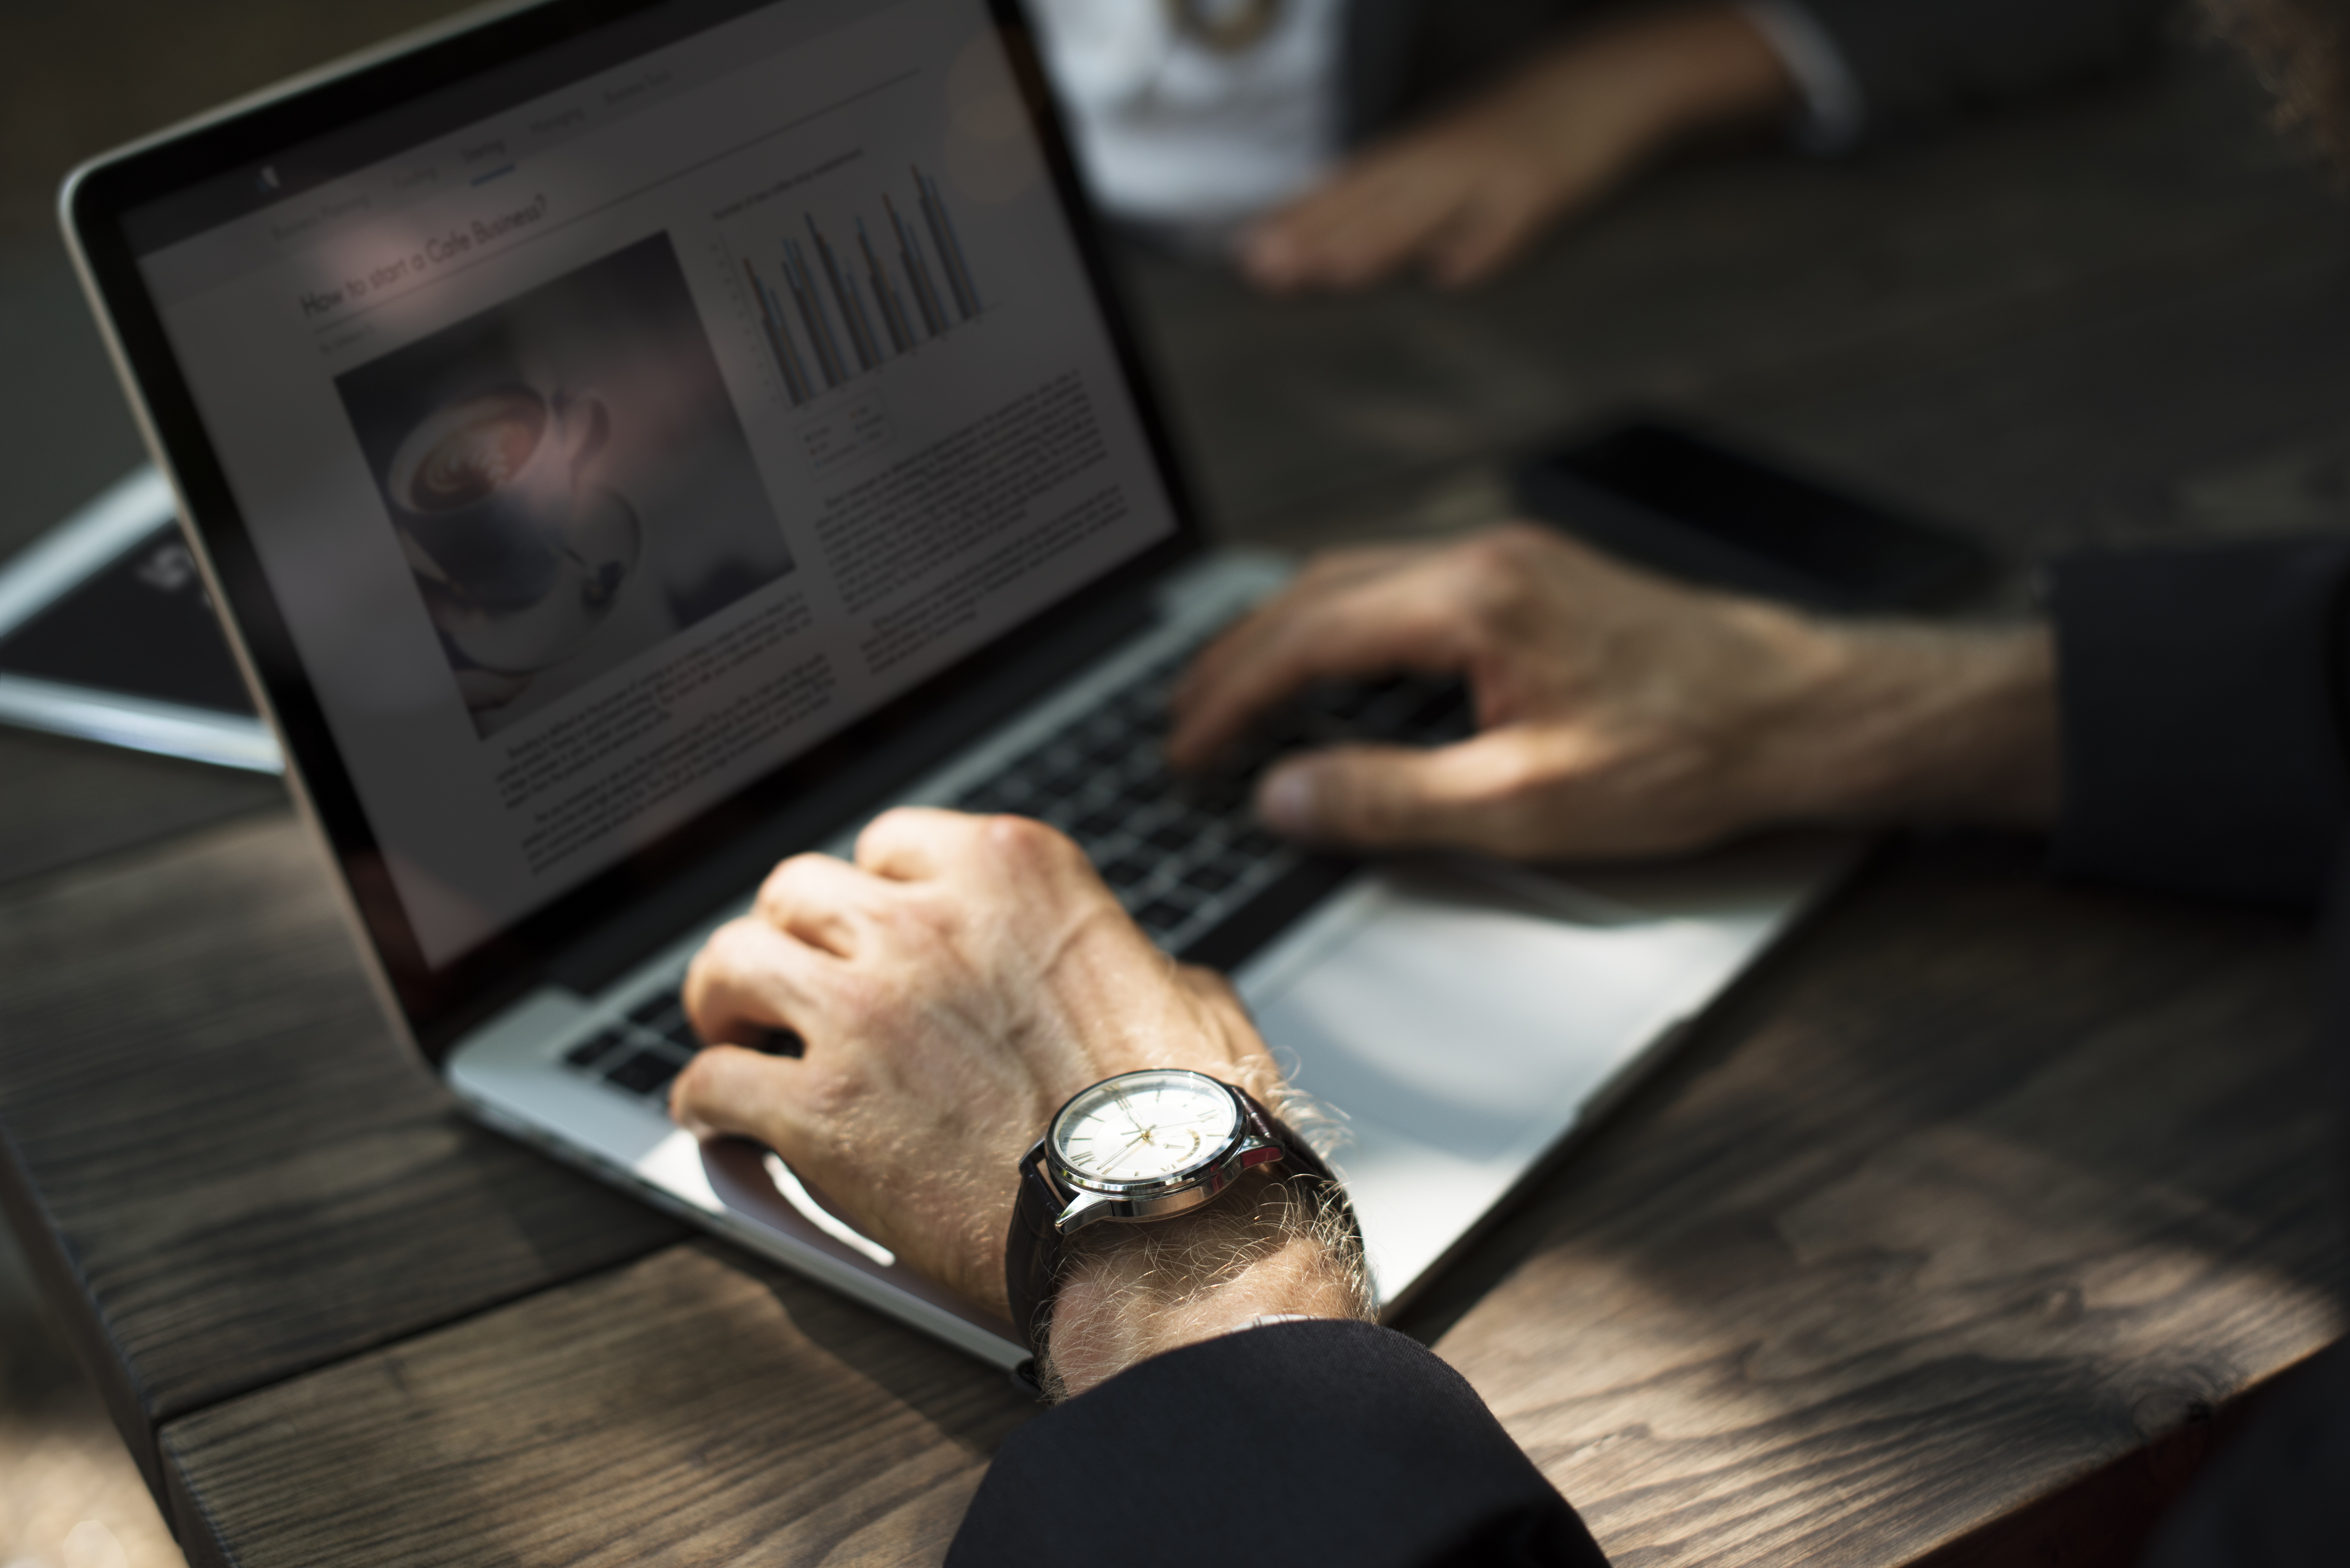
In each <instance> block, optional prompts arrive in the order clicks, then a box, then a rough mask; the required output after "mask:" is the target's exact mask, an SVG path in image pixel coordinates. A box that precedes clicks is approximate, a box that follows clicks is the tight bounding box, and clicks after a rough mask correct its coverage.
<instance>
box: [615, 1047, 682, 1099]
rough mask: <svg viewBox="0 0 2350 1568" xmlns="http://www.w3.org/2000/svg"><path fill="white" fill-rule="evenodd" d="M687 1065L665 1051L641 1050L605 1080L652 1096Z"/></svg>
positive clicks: (631, 1090)
mask: <svg viewBox="0 0 2350 1568" xmlns="http://www.w3.org/2000/svg"><path fill="white" fill-rule="evenodd" d="M684 1065H685V1064H684V1063H682V1062H681V1061H679V1060H678V1059H677V1058H676V1057H674V1056H671V1055H670V1054H668V1053H667V1052H663V1051H639V1052H638V1053H637V1054H635V1055H633V1056H631V1057H629V1059H628V1060H627V1061H625V1062H623V1063H621V1064H619V1066H617V1067H615V1068H613V1069H612V1070H611V1071H610V1072H608V1073H607V1074H605V1075H604V1081H605V1082H606V1083H608V1084H609V1085H612V1086H613V1087H614V1088H617V1089H622V1090H625V1091H627V1092H628V1093H629V1094H631V1095H643V1096H651V1095H653V1094H655V1093H657V1092H659V1091H660V1090H661V1089H665V1088H667V1087H668V1086H669V1084H670V1080H671V1079H672V1078H675V1077H676V1076H677V1075H678V1072H679V1070H680V1069H681V1068H682V1067H683V1066H684Z"/></svg>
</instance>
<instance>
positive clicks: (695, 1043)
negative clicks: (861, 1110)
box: [563, 991, 799, 1100]
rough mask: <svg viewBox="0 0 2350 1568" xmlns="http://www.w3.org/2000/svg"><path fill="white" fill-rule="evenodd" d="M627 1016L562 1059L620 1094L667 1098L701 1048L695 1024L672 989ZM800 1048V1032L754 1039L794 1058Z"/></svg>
mask: <svg viewBox="0 0 2350 1568" xmlns="http://www.w3.org/2000/svg"><path fill="white" fill-rule="evenodd" d="M625 1018H626V1022H625V1023H619V1024H615V1025H613V1026H612V1027H611V1028H608V1029H605V1030H602V1031H600V1032H599V1033H597V1034H595V1035H593V1036H592V1037H590V1038H588V1039H587V1040H583V1041H581V1042H580V1043H579V1044H577V1045H574V1046H573V1047H572V1048H571V1049H570V1050H568V1051H567V1052H565V1053H564V1054H563V1060H564V1061H565V1062H566V1063H567V1064H569V1065H571V1066H574V1067H577V1068H578V1069H579V1070H580V1071H581V1072H583V1073H586V1074H587V1075H590V1076H591V1077H597V1078H601V1079H602V1080H604V1082H606V1083H608V1084H609V1085H612V1087H614V1088H616V1089H618V1090H619V1091H620V1092H621V1093H622V1094H626V1095H634V1096H637V1097H638V1098H639V1099H646V1100H666V1099H667V1098H668V1097H669V1086H670V1085H671V1083H673V1082H674V1081H675V1080H676V1078H677V1075H678V1074H679V1073H681V1072H682V1071H683V1070H684V1068H685V1064H687V1063H688V1062H690V1061H691V1060H692V1059H693V1054H694V1053H695V1052H696V1051H699V1050H701V1049H702V1042H701V1040H700V1039H698V1038H697V1037H696V1036H695V1034H694V1033H693V1025H692V1024H691V1023H687V1022H686V1020H685V1003H684V1001H683V1000H682V999H681V997H680V996H679V995H678V993H677V992H674V991H664V992H659V993H658V994H656V995H654V996H653V997H651V998H650V1000H648V1001H645V1002H639V1003H638V1004H637V1005H636V1006H635V1007H634V1008H632V1009H631V1010H629V1012H628V1013H627V1014H625ZM798 1046H799V1041H798V1038H797V1037H796V1036H795V1035H792V1034H789V1033H784V1032H782V1031H776V1032H775V1033H770V1034H769V1035H768V1036H767V1037H766V1038H765V1039H764V1040H763V1041H760V1042H756V1043H755V1048H756V1049H758V1050H762V1051H764V1052H766V1053H768V1054H770V1055H775V1056H796V1055H798V1054H799V1049H798Z"/></svg>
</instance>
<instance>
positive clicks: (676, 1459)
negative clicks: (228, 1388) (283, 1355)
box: [163, 1241, 1036, 1568]
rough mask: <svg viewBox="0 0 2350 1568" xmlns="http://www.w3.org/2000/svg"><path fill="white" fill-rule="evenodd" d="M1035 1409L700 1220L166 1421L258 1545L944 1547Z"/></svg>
mask: <svg viewBox="0 0 2350 1568" xmlns="http://www.w3.org/2000/svg"><path fill="white" fill-rule="evenodd" d="M1035 1410H1036V1407H1035V1404H1034V1403H1033V1402H1032V1401H1030V1400H1029V1399H1027V1398H1026V1397H1024V1396H1022V1395H1021V1394H1019V1393H1017V1392H1015V1391H1014V1389H1013V1387H1012V1386H1011V1384H1010V1382H1009V1380H1008V1379H1006V1378H1005V1377H1004V1376H1003V1374H1002V1373H1000V1372H997V1371H994V1370H993V1369H991V1368H988V1367H985V1366H981V1365H980V1364H979V1363H977V1362H975V1361H972V1360H971V1359H969V1358H968V1357H966V1356H963V1355H959V1354H957V1353H956V1352H954V1351H951V1350H948V1349H946V1348H945V1347H943V1346H941V1345H937V1344H935V1343H933V1342H932V1341H931V1340H929V1339H926V1338H925V1337H923V1336H922V1335H920V1334H915V1333H912V1332H911V1331H910V1330H907V1329H905V1328H903V1327H901V1326H899V1325H898V1324H894V1323H891V1322H889V1321H888V1320H886V1319H883V1318H880V1317H879V1316H877V1315H875V1314H871V1313H868V1312H867V1311H865V1310H864V1309H863V1308H861V1307H858V1306H856V1305H853V1304H851V1303H849V1302H847V1301H846V1300H844V1299H843V1298H841V1297H839V1296H837V1295H834V1294H833V1293H831V1292H829V1291H826V1290H823V1289H821V1288H819V1287H817V1286H815V1285H811V1284H807V1283H805V1282H802V1281H800V1280H798V1279H797V1278H795V1277H794V1276H792V1275H789V1274H786V1273H784V1272H780V1271H777V1270H774V1269H771V1268H769V1267H768V1266H766V1265H764V1264H763V1263H759V1262H754V1261H752V1260H751V1259H749V1258H746V1257H744V1256H743V1254H741V1253H738V1252H736V1251H733V1249H731V1248H727V1247H724V1246H723V1245H721V1244H719V1243H717V1242H707V1241H705V1242H695V1243H692V1244H691V1245H687V1246H682V1247H677V1248H671V1249H669V1250H666V1251H661V1252H660V1253H657V1254H655V1255H654V1256H652V1257H650V1258H648V1259H646V1260H644V1261H642V1262H638V1263H636V1264H633V1265H631V1266H629V1267H628V1268H625V1269H621V1270H618V1271H615V1272H610V1273H608V1274H602V1275H598V1276H596V1277H595V1278H592V1279H587V1280H583V1281H580V1282H577V1283H576V1284H573V1285H571V1286H569V1287H567V1288H566V1289H563V1290H558V1291H548V1292H546V1293H541V1294H539V1295H537V1296H535V1297H533V1298H532V1299H530V1300H529V1301H526V1302H521V1303H515V1305H513V1306H510V1307H507V1308H505V1309H503V1310H501V1311H499V1312H495V1313H491V1314H485V1315H484V1316H482V1317H479V1318H476V1319H473V1320H472V1321H470V1322H467V1323H463V1324H456V1325H454V1326H452V1327H451V1328H448V1329H445V1330H442V1331H441V1332H439V1333H435V1334H424V1335H421V1336H419V1337H417V1338H415V1339H411V1340H410V1341H408V1342H407V1343H405V1344H402V1345H398V1346H395V1347H391V1348H388V1349H385V1350H381V1351H378V1352H375V1353H372V1354H370V1355H364V1356H361V1357H359V1358H358V1359H356V1360H353V1361H350V1362H348V1363H345V1364H344V1365H341V1366H335V1367H330V1368H328V1369H325V1370H322V1371H319V1372H317V1373H313V1374H311V1375H310V1376H306V1377H303V1378H299V1379H297V1380H296V1381H294V1382H292V1383H289V1384H286V1385H285V1386H280V1387H276V1388H270V1389H266V1390H264V1391H262V1392H259V1393H256V1394H253V1395H250V1396H247V1397H244V1398H242V1399H236V1400H232V1401H230V1402H228V1403H226V1404H224V1405H222V1406H219V1407H215V1408H213V1409H209V1410H205V1411H203V1412H201V1413H199V1414H196V1415H193V1416H190V1417H184V1418H182V1419H181V1420H179V1421H176V1422H174V1423H172V1425H171V1426H170V1427H169V1428H166V1429H165V1433H164V1438H163V1441H164V1447H165V1450H166V1452H167V1453H168V1455H169V1456H170V1459H171V1460H172V1465H173V1468H174V1471H175V1474H176V1475H177V1476H178V1478H180V1479H179V1483H178V1484H179V1485H180V1486H181V1487H182V1490H183V1493H184V1495H185V1496H186V1497H187V1498H188V1500H189V1501H190V1503H191V1504H192V1509H193V1513H192V1515H191V1517H201V1518H202V1519H203V1520H204V1521H207V1522H208V1523H209V1524H210V1526H211V1527H212V1529H213V1531H214V1532H216V1534H215V1536H214V1539H215V1540H216V1542H217V1543H218V1549H219V1552H220V1556H221V1560H223V1561H227V1562H234V1563H239V1564H241V1565H243V1568H270V1565H271V1564H276V1563H285V1564H288V1565H296V1564H299V1565H303V1568H307V1565H309V1564H315V1563H351V1564H359V1563H383V1564H390V1563H415V1564H420V1565H421V1564H433V1565H436V1568H437V1565H440V1564H453V1563H556V1562H560V1563H571V1564H575V1565H577V1568H593V1565H595V1564H600V1563H613V1564H619V1563H629V1564H639V1563H712V1564H715V1563H744V1564H748V1563H818V1562H821V1563H838V1564H850V1563H908V1562H936V1561H938V1560H939V1559H940V1558H941V1556H943V1555H944V1553H945V1550H946V1544H947V1542H948V1540H949V1539H950V1538H951V1536H952V1534H953V1532H954V1529H955V1526H956V1524H957V1523H958V1521H960V1520H961V1519H962V1511H963V1508H964V1505H965V1504H966V1503H967V1502H968V1501H969V1500H970V1497H971V1493H972V1490H974V1489H975V1488H976V1487H977V1485H978V1484H979V1478H980V1477H981V1475H982V1474H983V1473H984V1471H985V1469H986V1468H987V1461H988V1459H989V1457H990V1456H991V1455H992V1454H993V1452H994V1451H995V1449H996V1447H997V1445H998V1444H1000V1443H1001V1442H1002V1441H1003V1438H1004V1436H1005V1434H1006V1433H1008V1432H1010V1431H1011V1430H1012V1428H1014V1427H1015V1426H1017V1425H1018V1424H1019V1423H1020V1422H1022V1421H1023V1420H1025V1419H1027V1418H1028V1417H1031V1416H1032V1415H1034V1414H1035Z"/></svg>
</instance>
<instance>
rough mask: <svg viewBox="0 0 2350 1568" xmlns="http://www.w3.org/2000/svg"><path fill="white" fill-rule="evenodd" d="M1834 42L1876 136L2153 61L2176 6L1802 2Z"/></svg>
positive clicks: (2142, 1)
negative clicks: (2151, 54)
mask: <svg viewBox="0 0 2350 1568" xmlns="http://www.w3.org/2000/svg"><path fill="white" fill-rule="evenodd" d="M1797 4H1798V5H1800V6H1801V8H1802V9H1804V11H1807V12H1809V13H1810V14H1811V16H1812V18H1813V20H1814V21H1816V22H1817V23H1818V24H1819V25H1820V26H1821V28H1822V29H1823V30H1825V32H1826V34H1827V35H1828V36H1829V37H1830V38H1831V39H1833V40H1834V41H1835V46H1836V48H1837V50H1838V52H1839V53H1840V54H1841V56H1842V57H1843V60H1844V65H1845V68H1846V70H1848V71H1850V72H1851V73H1852V76H1853V78H1854V81H1855V82H1856V85H1857V86H1858V87H1859V88H1860V94H1861V99H1862V101H1863V104H1864V105H1865V109H1866V117H1867V127H1868V130H1870V131H1871V132H1872V133H1874V132H1877V131H1880V130H1887V129H1889V128H1893V127H1898V126H1899V125H1902V124H1904V123H1908V122H1915V121H1918V120H1925V119H1935V118H1938V117H1939V116H1942V115H1945V114H1949V113H1950V112H1951V111H1953V110H1955V109H1961V108H1964V107H1966V106H1967V105H1969V104H1970V103H1974V102H1980V101H1984V100H1988V99H2000V98H2006V97H2011V96H2013V95H2015V94H2018V93H2023V92H2029V91H2033V90H2034V89H2036V88H2043V87H2048V86H2052V85H2054V84H2055V83H2058V82H2061V81H2064V80H2066V79H2068V78H2075V77H2081V76H2087V75H2093V74H2095V73H2098V72H2102V71H2112V70H2116V69H2118V68H2120V67H2125V66H2126V65H2129V64H2130V63H2132V62H2133V61H2134V60H2137V59H2139V58H2142V57H2145V56H2146V55H2147V52H2148V51H2149V49H2150V48H2151V47H2152V45H2153V43H2154V41H2155V40H2156V38H2157V36H2158V28H2159V25H2160V23H2161V21H2162V19H2163V17H2164V16H2167V15H2168V13H2169V12H2170V11H2171V10H2172V9H2173V5H2172V0H1797Z"/></svg>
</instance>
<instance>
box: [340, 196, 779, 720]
mask: <svg viewBox="0 0 2350 1568" xmlns="http://www.w3.org/2000/svg"><path fill="white" fill-rule="evenodd" d="M335 384H336V388H337V389H338V392H339V393H340V394H341V397H342V400H343V407H344V410H345V411H346V412H347V413H348V415H349V418H350V421H351V426H352V429H353V431H354V432H355V433H356V434H357V435H358V437H359V447H360V450H361V452H363V453H364V454H365V456H366V459H367V462H368V466H369V471H370V472H372V473H373V474H374V475H375V480H376V483H377V486H378V488H379V489H380V492H381V493H382V498H383V503H384V508H385V512H386V514H387V516H388V518H389V520H390V525H391V528H392V530H393V532H394V534H395V535H396V536H397V537H398V540H399V544H400V551H401V553H402V555H403V556H405V557H406V559H407V561H408V565H409V569H410V571H411V573H412V574H413V576H414V577H415V579H416V586H417V589H418V592H419V593H420V595H421V597H422V599H423V603H424V608H425V613H426V614H427V615H428V616H429V617H430V618H431V619H432V625H433V627H434V628H435V629H436V630H437V631H438V632H439V634H440V639H441V646H442V650H443V652H445V653H446V654H447V656H448V659H449V665H450V670H451V672H452V676H453V677H454V679H455V680H456V684H457V689H458V691H460V692H461V693H462V694H463V698H464V701H465V706H466V708H467V710H468V711H470V712H471V713H472V714H473V722H474V724H475V727H476V728H477V729H478V730H479V732H481V733H482V734H483V735H484V736H485V737H486V736H488V735H492V734H494V733H496V732H498V731H500V730H502V729H504V728H505V727H507V726H508V725H510V724H513V723H515V722H517V721H519V720H521V719H523V718H525V717H526V716H527V715H529V714H530V713H533V712H536V711H539V710H540V709H542V708H545V707H546V706H548V705H549V704H551V703H553V702H555V701H558V700H560V699H561V698H562V697H563V696H564V695H565V694H566V693H567V692H570V691H577V690H578V689H579V688H580V687H582V686H584V685H587V684H588V683H589V682H591V681H594V680H597V679H598V677H599V676H601V675H603V674H605V673H606V672H608V671H609V670H613V669H616V668H617V667H619V665H622V664H625V663H627V662H628V661H629V660H630V659H634V658H636V657H637V656H638V655H639V654H642V653H644V652H646V651H647V650H649V649H652V648H654V647H657V646H658V645H660V643H662V642H665V641H667V640H668V639H670V638H671V637H674V636H676V635H677V634H678V633H680V632H681V631H684V630H686V629H687V628H690V627H691V626H693V625H694V624H695V623H696V622H698V621H700V620H702V619H703V618H706V617H709V616H711V615H714V614H716V613H717V612H718V611H720V610H723V609H724V608H725V607H727V606H728V605H731V604H733V603H734V602H736V601H737V600H739V599H741V598H742V597H743V596H744V595H746V594H750V593H753V592H755V591H756V590H757V589H759V588H761V587H765V586H766V585H767V584H769V583H772V582H774V581H775V580H776V579H777V578H779V577H782V576H785V575H786V574H788V573H789V572H790V571H791V570H792V555H791V551H790V549H789V547H788V546H787V545H785V543H784V537H783V534H782V531H781V529H780V528H779V527H778V526H777V524H776V521H775V512H774V509H773V508H772V507H771V506H770V505H769V504H768V501H767V497H766V492H765V489H764V486H763V485H762V484H761V483H760V481H759V475H758V470H757V468H756V466H755V465H754V462H753V461H752V457H751V448H750V442H749V441H748V440H747V438H746V437H745V436H744V434H743V425H742V421H741V420H740V419H739V418H738V417H737V416H736V414H735V412H734V408H733V403H732V401H731V400H729V399H728V398H727V395H726V388H725V383H724V382H723V380H722V379H720V376H719V371H718V362H717V358H716V357H715V356H714V355H713V354H712V352H711V348H710V339H709V337H708V335H707V333H706V332H705V331H704V329H703V327H702V320H701V317H700V315H699V313H698V312H697V311H696V310H695V308H694V305H693V296H692V294H691V291H690V290H689V289H688V288H687V286H686V281H685V274H684V271H683V269H682V268H681V266H680V265H679V264H678V259H677V253H676V250H675V248H674V247H673V246H672V245H671V243H670V240H669V237H668V236H667V235H666V234H658V235H655V236H654V237H652V238H651V239H648V240H643V241H640V242H639V243H637V244H632V245H630V246H629V247H627V248H626V249H624V250H620V251H617V252H614V253H613V254H609V255H607V256H605V257H603V258H602V259H600V260H598V261H594V262H590V263H588V264H587V265H585V266H582V267H579V268H578V269H577V270H576V271H573V272H570V273H567V274H565V275H562V276H561V277H558V278H556V279H555V280H553V281H552V282H549V283H545V284H541V285H539V286H537V287H536V288H533V289H531V290H530V291H528V292H527V293H525V294H521V295H518V296H515V297H513V298H510V299H508V300H505V301H504V302H503V303H501V304H499V305H496V306H492V307H491V308H489V309H487V310H484V311H482V312H479V313H478V314H476V315H473V316H471V317H466V318H465V319H463V320H462V321H459V322H456V323H454V324H453V325H451V326H449V327H442V328H441V329H440V330H439V331H436V332H434V333H432V334H431V335H430V336H428V337H421V338H419V339H417V340H416V341H414V342H411V343H409V344H406V345H404V346H403V347H401V348H396V349H394V350H392V351H391V352H390V353H389V354H386V355H384V356H382V357H381V358H377V359H374V360H372V361H370V362H369V363H368V364H366V365H362V366H360V367H359V368H358V369H353V370H350V371H347V372H346V373H345V374H343V375H342V376H340V377H338V378H337V380H336V383H335Z"/></svg>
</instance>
